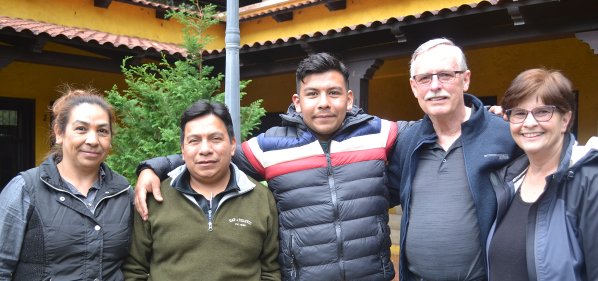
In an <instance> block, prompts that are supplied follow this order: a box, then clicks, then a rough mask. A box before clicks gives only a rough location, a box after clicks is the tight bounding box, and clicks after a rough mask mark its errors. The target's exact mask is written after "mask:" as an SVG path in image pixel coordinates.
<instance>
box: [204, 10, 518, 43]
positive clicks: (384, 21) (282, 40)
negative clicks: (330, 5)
mask: <svg viewBox="0 0 598 281" xmlns="http://www.w3.org/2000/svg"><path fill="white" fill-rule="evenodd" d="M273 1H280V2H284V1H288V0H273ZM298 1H301V0H295V1H294V2H298ZM307 1H322V0H304V2H307ZM512 1H517V0H481V1H478V2H473V3H469V4H461V5H459V6H453V7H446V8H442V9H439V10H433V11H423V12H421V13H418V14H413V15H407V16H401V17H390V18H387V19H382V20H376V21H372V22H367V23H361V24H355V25H350V26H342V27H338V28H331V29H327V30H319V31H314V32H310V33H303V34H299V35H295V36H289V37H284V38H283V37H281V38H277V39H273V40H264V41H257V42H253V43H250V44H243V45H242V46H241V49H248V48H254V47H261V46H270V45H275V44H282V43H287V42H292V41H296V40H302V39H306V38H312V37H321V36H327V35H333V34H337V33H343V32H349V31H355V30H360V29H366V28H371V27H376V26H380V25H385V24H390V23H395V22H403V21H410V20H417V19H422V18H427V17H431V16H437V15H442V14H448V13H453V12H457V11H464V10H469V9H475V8H480V7H486V6H495V5H498V4H502V3H505V2H512ZM250 6H251V5H250ZM247 7H249V6H247ZM223 51H224V49H220V50H206V51H204V53H208V54H219V53H221V52H223Z"/></svg>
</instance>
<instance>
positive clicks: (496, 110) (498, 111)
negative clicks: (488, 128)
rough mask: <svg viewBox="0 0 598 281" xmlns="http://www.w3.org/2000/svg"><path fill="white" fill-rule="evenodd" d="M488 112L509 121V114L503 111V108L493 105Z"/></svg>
mask: <svg viewBox="0 0 598 281" xmlns="http://www.w3.org/2000/svg"><path fill="white" fill-rule="evenodd" d="M488 111H490V112H491V113H494V114H496V115H501V116H502V118H503V119H505V121H508V118H507V114H506V113H505V112H504V111H503V110H502V106H500V105H493V106H491V107H490V108H488Z"/></svg>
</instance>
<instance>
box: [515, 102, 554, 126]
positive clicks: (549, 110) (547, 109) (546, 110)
mask: <svg viewBox="0 0 598 281" xmlns="http://www.w3.org/2000/svg"><path fill="white" fill-rule="evenodd" d="M555 109H556V106H554V105H543V106H538V107H536V108H533V109H532V110H527V109H523V108H512V109H507V110H505V113H506V114H507V118H508V119H509V122H511V123H513V124H519V123H523V121H525V119H526V118H527V115H528V114H529V113H530V112H531V113H532V116H533V117H534V119H536V121H538V122H546V121H548V120H550V118H552V114H553V113H554V110H555Z"/></svg>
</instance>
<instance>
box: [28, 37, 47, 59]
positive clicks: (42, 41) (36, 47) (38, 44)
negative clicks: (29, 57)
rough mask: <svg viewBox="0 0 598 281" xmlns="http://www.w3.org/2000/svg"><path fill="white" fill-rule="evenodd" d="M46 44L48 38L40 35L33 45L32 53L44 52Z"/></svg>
mask: <svg viewBox="0 0 598 281" xmlns="http://www.w3.org/2000/svg"><path fill="white" fill-rule="evenodd" d="M46 42H48V36H44V35H39V36H37V37H35V41H34V42H33V44H31V47H30V49H31V51H32V52H34V53H38V54H39V53H41V52H42V51H43V50H44V46H46Z"/></svg>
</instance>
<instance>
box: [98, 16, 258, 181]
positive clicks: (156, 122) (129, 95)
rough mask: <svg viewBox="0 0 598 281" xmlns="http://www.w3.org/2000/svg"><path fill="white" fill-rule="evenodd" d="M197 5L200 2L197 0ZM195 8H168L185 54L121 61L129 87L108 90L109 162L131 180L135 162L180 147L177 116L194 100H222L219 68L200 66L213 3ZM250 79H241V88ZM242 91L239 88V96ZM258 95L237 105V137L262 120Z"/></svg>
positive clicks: (177, 149)
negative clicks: (111, 117)
mask: <svg viewBox="0 0 598 281" xmlns="http://www.w3.org/2000/svg"><path fill="white" fill-rule="evenodd" d="M197 7H199V6H197ZM198 10H199V12H185V10H183V11H178V12H171V13H170V16H172V17H174V18H175V19H176V20H178V21H180V22H181V23H183V25H184V28H183V36H184V43H183V46H184V48H185V49H186V50H187V52H188V56H187V58H185V59H183V60H179V61H175V62H174V63H170V62H168V60H167V59H166V58H165V57H163V58H162V60H161V62H159V63H157V64H155V63H147V64H141V65H137V66H134V65H129V64H128V63H127V62H128V60H129V59H130V58H126V59H124V60H123V63H122V65H121V69H122V72H123V74H124V76H125V82H126V83H127V86H128V88H127V89H122V90H120V91H119V89H118V87H117V86H116V85H114V86H113V87H112V89H111V90H110V91H107V100H108V101H109V102H110V103H111V104H112V105H113V106H114V109H115V113H116V115H117V122H116V124H115V131H116V134H115V137H114V139H113V141H112V142H113V153H112V154H111V155H110V157H108V159H107V163H108V165H110V167H111V168H113V169H114V170H116V171H118V172H120V173H121V174H122V175H124V176H125V177H127V178H128V179H129V181H130V182H131V183H132V184H133V185H134V184H135V181H136V179H137V177H136V175H135V169H136V167H137V164H138V163H139V162H140V161H142V160H145V159H149V158H152V157H157V156H163V155H170V154H175V153H180V146H179V134H180V128H179V123H180V116H181V114H182V113H183V111H184V110H185V109H186V108H187V107H188V106H189V105H191V103H193V102H195V101H197V100H200V99H202V100H210V101H218V102H224V93H218V91H219V90H220V89H221V87H222V85H221V84H222V78H223V75H222V74H217V75H215V76H214V75H211V74H212V70H213V68H212V67H209V66H202V57H201V51H202V49H203V48H202V47H203V46H204V44H205V43H207V41H208V40H210V39H211V38H209V37H205V36H202V34H204V31H205V30H206V29H207V28H208V27H209V26H210V25H212V24H214V23H215V22H216V20H214V17H213V15H214V7H213V6H206V7H203V8H199V9H198ZM248 83H249V81H242V82H241V85H240V89H241V90H243V88H244V87H245V86H246V85H247V84H248ZM244 95H245V93H241V98H242V97H243V96H244ZM261 103H262V100H257V101H255V102H253V103H251V104H250V105H249V106H245V107H241V124H242V125H241V138H242V139H245V138H246V137H247V136H248V135H249V133H250V132H251V131H252V130H253V129H254V128H256V127H257V126H258V125H259V124H260V118H261V117H262V116H264V115H265V110H264V109H263V108H262V107H261Z"/></svg>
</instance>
